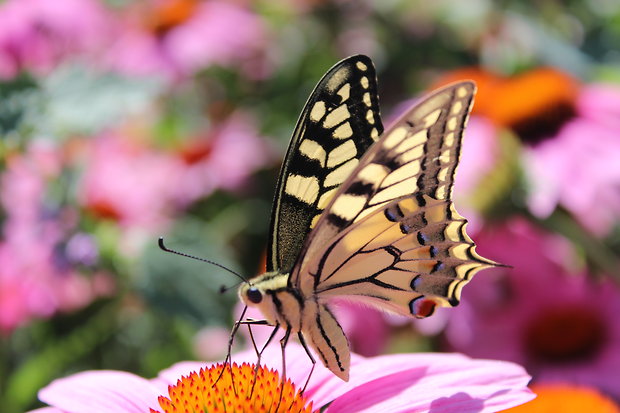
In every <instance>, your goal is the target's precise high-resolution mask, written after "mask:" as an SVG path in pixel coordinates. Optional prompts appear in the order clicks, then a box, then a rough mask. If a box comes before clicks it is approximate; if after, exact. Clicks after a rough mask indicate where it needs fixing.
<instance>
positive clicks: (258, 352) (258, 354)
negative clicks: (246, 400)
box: [244, 320, 280, 396]
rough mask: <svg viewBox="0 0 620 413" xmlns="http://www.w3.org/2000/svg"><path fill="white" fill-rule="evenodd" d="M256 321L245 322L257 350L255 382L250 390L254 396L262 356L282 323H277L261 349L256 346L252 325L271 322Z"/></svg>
mask: <svg viewBox="0 0 620 413" xmlns="http://www.w3.org/2000/svg"><path fill="white" fill-rule="evenodd" d="M255 321H256V322H254V323H249V322H245V323H244V324H247V326H248V332H249V333H250V339H251V340H252V346H253V347H254V351H255V352H256V368H255V369H254V383H252V390H251V391H250V396H252V394H254V385H255V384H256V376H257V373H258V368H259V367H260V362H261V358H262V356H263V352H264V351H265V349H266V348H267V346H268V345H269V343H270V342H271V340H273V338H274V337H275V336H276V333H277V332H278V330H279V329H280V324H276V325H275V326H274V328H273V331H272V332H271V334H270V335H269V338H268V339H267V341H266V342H265V344H264V345H263V347H262V348H261V349H260V351H259V350H258V347H257V346H256V340H254V334H253V333H252V328H251V326H252V325H269V323H267V320H255Z"/></svg>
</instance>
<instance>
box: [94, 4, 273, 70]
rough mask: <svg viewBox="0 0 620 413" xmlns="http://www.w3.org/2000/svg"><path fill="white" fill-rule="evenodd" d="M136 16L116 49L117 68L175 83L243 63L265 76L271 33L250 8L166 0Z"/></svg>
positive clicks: (111, 62)
mask: <svg viewBox="0 0 620 413" xmlns="http://www.w3.org/2000/svg"><path fill="white" fill-rule="evenodd" d="M136 12H137V13H139V16H134V19H127V20H126V21H125V22H124V28H123V29H122V30H121V33H120V35H119V36H118V38H117V39H116V42H115V43H114V45H112V47H111V48H110V53H109V54H108V56H107V57H106V61H107V62H108V64H109V65H110V66H111V67H113V68H116V69H118V70H121V71H122V72H125V73H128V74H133V75H156V76H163V77H164V78H166V79H175V78H178V77H183V76H188V75H190V74H192V73H195V72H197V71H199V70H201V69H204V68H207V67H209V66H213V65H219V66H225V67H230V66H235V65H241V66H245V69H246V72H247V74H248V75H251V77H255V78H256V77H263V76H264V73H263V70H264V69H265V68H264V67H261V65H260V64H259V60H257V58H259V57H260V55H261V54H262V50H263V48H264V46H265V45H266V29H265V27H264V26H263V23H262V21H261V20H260V19H259V17H258V16H257V15H255V14H254V13H253V12H251V11H250V10H249V9H246V8H244V7H241V6H240V5H238V4H234V3H228V2H224V1H218V0H209V1H201V2H198V1H195V0H162V1H158V2H153V3H152V4H150V5H148V6H142V7H138V8H137V10H136ZM145 16H146V18H145ZM145 20H146V21H145ZM257 64H258V66H257Z"/></svg>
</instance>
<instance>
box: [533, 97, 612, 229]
mask: <svg viewBox="0 0 620 413" xmlns="http://www.w3.org/2000/svg"><path fill="white" fill-rule="evenodd" d="M576 112H577V113H576V116H575V117H574V118H573V119H571V120H570V121H568V122H567V123H566V124H564V125H563V126H562V128H561V129H560V130H559V132H558V133H557V135H556V136H555V137H554V138H553V139H546V140H543V141H542V142H540V143H538V144H537V145H535V146H533V147H527V148H526V154H525V161H526V171H527V172H528V176H529V181H530V186H531V191H530V194H529V198H528V204H529V207H530V209H531V210H532V212H533V213H534V214H536V215H537V216H539V217H546V216H548V215H549V214H551V212H553V210H554V209H555V207H556V206H557V205H558V204H561V205H562V206H564V207H565V208H566V209H568V210H569V211H571V212H572V213H573V214H574V215H575V216H576V217H577V219H578V220H579V221H580V222H581V223H582V224H583V225H584V226H585V227H586V228H588V229H589V230H590V231H592V232H593V233H595V234H597V235H600V236H605V235H607V234H609V232H610V230H611V229H613V227H614V224H616V223H617V222H618V219H619V218H620V162H619V161H618V160H619V159H620V87H617V86H612V85H589V86H584V87H583V88H582V90H581V92H580V94H579V96H578V98H577V101H576Z"/></svg>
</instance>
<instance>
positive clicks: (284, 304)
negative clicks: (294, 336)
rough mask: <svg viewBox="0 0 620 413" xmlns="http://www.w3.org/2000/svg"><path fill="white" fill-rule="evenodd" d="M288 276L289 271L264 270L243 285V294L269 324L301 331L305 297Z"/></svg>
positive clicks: (245, 299)
mask: <svg viewBox="0 0 620 413" xmlns="http://www.w3.org/2000/svg"><path fill="white" fill-rule="evenodd" d="M288 279H289V274H288V273H286V274H283V273H280V272H278V271H273V272H267V273H264V274H262V275H259V276H258V277H256V278H253V279H252V280H250V281H249V282H248V283H245V284H243V285H242V286H241V287H240V288H239V297H240V298H241V301H243V303H244V304H245V305H247V306H248V307H254V308H258V309H259V310H260V311H261V313H262V314H263V316H264V317H265V319H266V320H267V322H269V324H271V325H280V326H282V327H285V328H290V329H291V332H298V331H300V330H301V324H302V323H301V320H302V312H303V309H304V301H305V298H304V297H303V296H302V295H301V293H300V292H299V291H298V290H296V289H294V288H292V287H290V286H289V285H288Z"/></svg>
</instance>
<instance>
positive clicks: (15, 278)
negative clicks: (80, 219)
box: [0, 142, 113, 333]
mask: <svg viewBox="0 0 620 413" xmlns="http://www.w3.org/2000/svg"><path fill="white" fill-rule="evenodd" d="M59 168H60V156H59V152H58V151H57V150H55V149H54V148H52V147H48V146H44V145H41V144H40V143H38V142H35V143H33V144H32V145H31V146H30V147H29V148H28V150H27V152H26V153H25V154H24V155H15V156H11V157H9V158H8V159H7V168H6V170H5V171H4V172H3V174H2V176H1V178H0V179H1V181H0V183H1V186H0V188H1V189H0V200H1V202H2V206H3V208H4V212H5V214H6V217H5V220H4V223H3V228H2V232H3V239H2V241H0V332H4V333H8V332H11V331H12V330H13V329H15V328H16V327H19V326H21V325H23V324H25V323H26V322H28V321H29V320H30V319H32V318H36V317H50V316H51V315H53V314H54V313H56V312H57V311H71V310H75V309H77V308H80V307H83V306H85V305H87V304H88V303H90V302H91V301H92V300H93V299H94V298H96V297H97V296H100V295H107V294H110V292H111V291H112V289H113V287H112V285H111V282H110V280H109V279H108V277H107V276H106V275H104V274H96V275H94V276H93V277H90V278H87V277H85V276H82V275H80V274H79V273H78V272H77V271H75V270H74V269H72V268H71V266H67V265H63V261H64V260H65V259H68V260H74V259H77V260H79V259H80V258H79V257H77V256H70V255H65V254H66V251H64V252H63V251H61V250H62V248H61V244H62V242H63V241H64V238H65V237H67V233H68V232H69V231H71V230H72V228H73V225H74V222H73V219H72V217H71V215H72V214H70V213H69V214H67V213H66V212H69V211H63V210H60V211H56V213H54V214H50V212H49V211H48V210H49V209H50V206H48V205H46V200H45V191H46V190H47V186H46V185H47V184H48V183H49V181H51V180H53V179H56V178H57V177H58V173H59ZM91 248H94V249H95V250H94V253H95V254H96V246H91ZM83 252H85V251H84V250H83ZM92 253H93V252H90V254H91V255H92Z"/></svg>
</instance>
